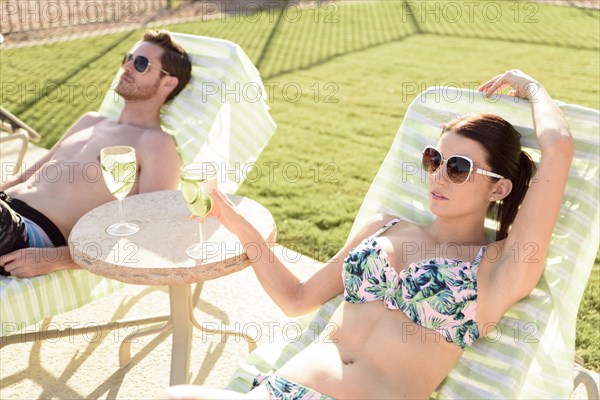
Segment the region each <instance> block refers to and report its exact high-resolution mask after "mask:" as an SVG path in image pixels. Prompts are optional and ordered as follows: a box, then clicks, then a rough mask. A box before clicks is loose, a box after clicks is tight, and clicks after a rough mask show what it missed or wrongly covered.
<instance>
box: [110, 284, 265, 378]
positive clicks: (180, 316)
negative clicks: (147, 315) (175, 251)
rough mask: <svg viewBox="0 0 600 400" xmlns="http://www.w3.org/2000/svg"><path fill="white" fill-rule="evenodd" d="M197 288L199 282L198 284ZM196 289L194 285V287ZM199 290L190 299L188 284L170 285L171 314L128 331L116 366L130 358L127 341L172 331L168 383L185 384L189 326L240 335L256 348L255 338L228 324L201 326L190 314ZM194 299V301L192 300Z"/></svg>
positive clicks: (189, 347)
mask: <svg viewBox="0 0 600 400" xmlns="http://www.w3.org/2000/svg"><path fill="white" fill-rule="evenodd" d="M198 286H199V287H200V288H201V285H200V284H199V285H198ZM197 290H198V288H197ZM198 295H199V292H197V293H194V299H193V298H192V291H191V286H190V285H189V284H186V285H170V286H169V303H170V308H171V315H170V317H169V319H168V321H167V322H166V323H165V324H163V325H160V326H151V327H147V328H144V329H141V330H139V331H137V332H134V333H131V334H129V335H128V336H126V337H125V339H124V340H123V342H122V343H121V346H120V348H119V365H120V367H121V368H122V367H124V366H126V365H127V364H128V363H129V361H130V360H131V342H133V341H134V340H135V339H137V338H140V337H144V336H148V335H152V334H158V333H162V332H165V331H167V330H170V329H171V330H172V331H173V345H172V352H171V378H170V381H169V384H170V385H171V386H173V385H181V384H186V383H188V378H189V377H188V374H189V372H188V371H189V365H190V350H191V346H192V327H196V328H197V329H199V330H201V331H203V332H206V333H219V334H221V335H233V336H237V337H241V338H243V339H244V340H245V341H247V342H248V349H249V351H250V352H252V351H253V350H254V349H256V341H255V340H254V338H252V337H251V336H249V335H247V334H245V333H243V332H241V331H239V330H237V329H235V328H232V327H223V328H221V329H216V328H205V327H203V326H202V325H201V324H200V323H199V322H198V321H197V320H196V318H195V317H194V306H193V303H196V301H197V296H198ZM193 300H195V301H193Z"/></svg>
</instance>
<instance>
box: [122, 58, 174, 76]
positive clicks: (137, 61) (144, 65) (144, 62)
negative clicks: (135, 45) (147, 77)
mask: <svg viewBox="0 0 600 400" xmlns="http://www.w3.org/2000/svg"><path fill="white" fill-rule="evenodd" d="M131 60H133V68H135V70H136V71H137V72H139V73H140V74H145V73H146V72H148V68H150V67H152V68H156V69H158V70H160V71H161V72H162V73H164V74H165V75H168V76H170V75H171V74H170V73H168V72H167V71H165V70H164V69H162V68H160V67H157V66H155V65H152V63H151V62H150V61H149V60H148V59H147V58H146V57H144V56H135V57H133V54H131V53H127V54H125V57H123V62H122V63H121V65H125V63H128V62H129V61H131Z"/></svg>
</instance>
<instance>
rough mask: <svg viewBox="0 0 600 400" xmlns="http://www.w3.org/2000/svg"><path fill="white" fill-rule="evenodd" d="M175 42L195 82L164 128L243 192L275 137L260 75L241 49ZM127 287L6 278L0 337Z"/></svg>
mask: <svg viewBox="0 0 600 400" xmlns="http://www.w3.org/2000/svg"><path fill="white" fill-rule="evenodd" d="M173 36H174V37H175V39H176V40H177V41H179V42H180V43H181V44H182V46H183V47H184V48H185V49H186V51H187V52H188V53H189V54H190V58H191V60H192V80H191V81H190V83H189V84H188V86H186V88H185V90H183V91H182V92H181V93H180V94H179V95H178V96H177V97H176V98H175V99H174V100H173V101H172V102H171V103H169V104H167V105H165V106H163V108H162V115H161V119H162V122H163V125H164V127H165V129H166V130H167V131H168V132H171V133H173V134H174V135H175V138H176V141H177V145H178V148H179V152H180V155H181V157H182V160H183V162H184V163H189V162H192V161H194V160H204V161H206V160H210V161H213V162H217V163H219V165H220V167H221V168H223V169H224V172H225V173H224V174H223V175H222V177H225V178H226V179H227V180H226V182H224V183H222V184H221V188H222V189H224V190H225V191H227V192H230V193H235V192H236V190H237V189H238V187H239V186H240V185H241V183H242V182H243V181H244V179H245V177H246V176H245V175H244V173H247V172H248V171H249V166H251V163H253V162H255V161H256V159H257V158H258V156H259V155H260V153H261V152H262V150H263V148H264V147H265V146H266V144H267V142H268V140H269V139H270V138H271V136H272V135H273V133H274V132H275V127H276V126H275V123H274V122H273V119H272V118H271V116H270V115H269V112H268V110H269V107H268V105H267V103H266V91H265V90H264V88H263V84H262V81H261V79H260V75H259V73H258V71H257V69H256V68H255V67H254V65H253V64H252V62H251V61H250V59H249V58H248V56H247V55H246V54H245V53H244V51H243V50H242V49H241V48H240V47H239V46H238V45H237V44H235V43H232V42H229V41H226V40H219V39H213V38H208V37H203V36H193V35H184V34H179V33H174V34H173ZM119 76H120V73H117V76H116V77H115V80H114V82H113V83H112V85H111V89H110V90H109V91H108V92H107V95H106V97H105V98H104V101H103V103H102V105H101V107H100V110H99V111H100V113H101V114H103V115H106V116H109V117H112V118H115V119H116V118H118V116H119V114H120V112H121V109H122V107H123V103H122V101H120V99H121V98H120V97H119V96H118V95H117V94H116V93H115V92H114V88H115V87H116V84H117V82H118V77H119ZM213 92H216V93H215V94H210V93H213ZM122 287H123V284H122V283H120V282H118V281H114V280H110V279H105V278H102V277H100V276H97V275H94V274H91V273H89V272H87V271H82V270H66V271H58V272H54V273H51V274H48V275H44V276H39V277H35V278H32V279H10V278H4V277H0V326H1V328H0V329H1V330H0V335H1V336H5V335H9V334H12V333H16V330H20V329H23V328H25V327H26V326H28V325H30V324H33V323H36V322H38V321H41V320H42V319H44V318H46V317H49V316H52V315H55V314H59V313H62V312H66V311H69V310H73V309H75V308H77V307H81V306H83V305H84V304H86V303H89V302H91V301H93V300H97V299H99V298H102V297H104V296H106V295H108V294H110V293H112V292H114V291H116V290H118V289H121V288H122ZM29 330H31V329H29Z"/></svg>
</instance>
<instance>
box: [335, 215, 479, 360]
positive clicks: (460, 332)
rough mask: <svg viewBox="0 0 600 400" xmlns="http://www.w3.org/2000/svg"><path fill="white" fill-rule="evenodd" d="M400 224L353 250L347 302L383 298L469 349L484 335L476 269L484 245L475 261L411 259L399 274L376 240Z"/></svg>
mask: <svg viewBox="0 0 600 400" xmlns="http://www.w3.org/2000/svg"><path fill="white" fill-rule="evenodd" d="M398 222H400V219H394V220H392V221H390V222H388V223H387V224H385V225H384V226H383V227H382V228H381V229H380V230H378V231H377V232H375V234H374V235H372V236H370V237H368V238H367V239H365V240H364V241H363V242H362V243H361V244H359V245H358V246H356V247H355V248H354V249H352V251H350V253H349V254H348V257H346V259H345V260H344V266H343V270H342V278H343V279H344V300H346V301H347V302H349V303H367V302H371V301H376V300H382V301H383V304H384V306H385V307H386V308H388V309H390V310H398V309H400V310H402V311H403V312H404V314H406V316H407V317H408V318H410V319H411V320H413V321H414V322H415V323H416V324H419V325H421V326H423V327H425V328H429V329H433V330H435V331H437V332H439V333H440V334H441V335H442V336H444V337H445V338H446V341H447V342H454V343H456V344H457V345H458V346H460V348H461V349H462V350H465V349H466V348H467V347H469V346H470V345H471V344H472V343H473V342H474V341H475V340H477V338H479V329H478V328H477V323H476V322H475V313H476V310H477V276H476V273H477V267H478V266H479V263H480V261H481V258H482V257H483V253H484V252H485V246H483V247H482V248H481V250H479V253H478V254H477V257H476V258H475V261H474V262H473V263H472V264H471V263H469V262H464V261H462V260H456V259H443V258H432V259H425V260H422V261H419V262H416V263H412V264H411V265H410V266H409V267H408V268H407V269H405V270H403V271H401V272H400V274H398V273H397V272H396V270H395V269H394V268H392V267H391V266H390V265H389V263H388V260H387V254H386V252H385V250H384V249H382V248H381V246H380V245H379V243H377V240H376V237H377V236H379V235H380V234H381V233H383V232H385V231H386V230H388V229H389V228H390V227H392V226H394V225H395V224H396V223H398Z"/></svg>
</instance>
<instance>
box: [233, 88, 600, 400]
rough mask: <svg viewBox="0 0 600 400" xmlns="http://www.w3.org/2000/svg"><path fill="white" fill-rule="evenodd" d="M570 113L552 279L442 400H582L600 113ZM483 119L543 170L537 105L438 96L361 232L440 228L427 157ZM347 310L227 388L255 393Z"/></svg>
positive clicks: (471, 353) (446, 385) (244, 370)
mask: <svg viewBox="0 0 600 400" xmlns="http://www.w3.org/2000/svg"><path fill="white" fill-rule="evenodd" d="M560 108H561V109H562V111H563V113H564V114H565V116H566V117H567V119H568V121H569V125H570V127H571V131H572V133H573V136H574V139H575V158H574V160H573V163H572V167H571V171H570V173H569V181H568V185H567V189H566V193H565V197H564V202H563V205H562V209H561V213H560V217H559V220H558V222H557V225H556V228H555V230H554V233H553V237H552V242H551V247H550V250H549V254H548V259H547V266H546V270H545V272H544V275H543V277H542V279H541V280H540V282H539V284H538V285H537V288H536V289H535V290H534V291H533V293H532V294H531V295H530V296H529V297H528V298H526V299H524V300H522V301H520V302H519V303H517V304H516V305H515V306H514V307H512V308H511V309H510V310H509V311H508V312H507V313H506V315H505V316H504V317H503V318H502V320H501V321H500V322H499V324H498V326H497V329H496V331H495V332H494V333H491V334H489V335H488V336H487V337H486V338H484V339H481V340H479V341H477V342H476V343H475V344H474V345H473V346H472V347H470V348H469V349H467V351H466V352H465V354H464V355H463V357H462V358H461V360H460V362H459V363H458V365H457V366H456V367H455V368H454V370H453V371H452V372H451V373H450V374H449V376H448V377H447V378H446V379H445V381H444V382H443V383H442V384H441V385H440V386H439V387H438V390H437V392H436V393H435V394H434V398H453V399H463V398H477V399H482V398H487V399H490V398H494V399H495V398H506V399H533V398H536V399H542V398H543V399H566V398H570V396H571V393H572V391H573V388H574V384H573V383H574V376H575V378H576V379H575V381H576V382H582V381H585V375H583V374H582V369H581V368H580V367H577V374H575V370H574V365H575V363H574V360H575V325H576V318H577V310H578V308H579V303H580V301H581V298H582V295H583V292H584V290H585V287H586V282H587V280H588V277H589V275H590V271H591V269H592V266H593V264H594V258H595V255H596V251H597V250H598V236H599V230H598V223H599V213H600V210H599V208H598V196H599V193H600V190H599V186H600V180H599V179H598V168H599V154H600V146H599V145H600V143H599V135H598V129H599V125H600V112H598V111H597V110H593V109H589V108H584V107H579V106H575V105H568V104H563V103H560ZM482 112H487V113H494V114H498V115H500V116H502V117H503V118H505V119H507V120H508V121H510V122H511V123H512V124H514V125H515V127H516V128H517V130H518V131H519V132H520V133H521V134H522V144H523V146H524V147H525V148H526V151H528V152H529V153H530V154H531V155H532V156H533V159H534V160H539V150H538V148H537V141H536V139H535V134H534V130H533V124H532V117H531V110H530V106H529V104H526V103H525V102H524V101H522V100H521V101H516V100H515V98H513V97H508V96H498V97H496V98H492V99H486V98H484V97H483V96H482V95H481V94H480V93H477V92H474V91H470V90H462V89H457V88H448V87H432V88H429V89H427V90H426V91H424V92H423V93H421V94H420V95H419V96H418V97H417V98H416V99H415V100H414V101H413V102H412V104H411V105H410V107H409V109H408V111H407V114H406V117H405V118H404V121H403V122H402V125H401V127H400V129H399V131H398V133H397V135H396V138H395V140H394V143H393V145H392V148H391V149H390V151H389V153H388V155H387V157H386V158H385V160H384V162H383V164H382V166H381V168H380V170H379V172H378V173H377V175H376V177H375V179H374V181H373V183H372V185H371V187H370V189H369V191H368V193H367V195H366V197H365V199H364V201H363V204H362V206H361V208H360V211H359V213H358V216H357V218H356V221H355V223H354V226H353V229H352V230H353V231H355V230H356V229H357V227H359V226H361V224H362V223H363V222H364V221H365V220H367V219H368V218H369V217H370V216H372V215H373V214H376V213H388V214H394V215H397V216H400V217H402V218H404V219H407V220H410V221H413V222H416V223H426V222H428V221H431V220H432V215H431V214H430V213H429V210H428V207H427V203H426V199H427V186H426V179H425V176H424V175H422V172H421V168H419V164H420V159H419V156H420V154H421V151H422V150H423V148H424V147H425V146H426V145H430V144H432V143H435V142H436V141H437V140H438V138H439V135H440V128H441V125H442V124H443V123H445V122H447V121H449V120H450V119H452V118H454V117H456V116H459V115H465V114H475V113H482ZM490 225H491V224H490ZM590 227H591V228H590ZM340 302H341V296H338V297H336V298H334V299H332V300H330V301H329V302H328V303H326V304H325V305H324V306H323V307H322V308H321V309H320V310H319V311H318V312H317V313H316V314H314V315H312V316H310V317H304V318H303V319H302V320H303V321H304V322H305V323H306V326H310V329H306V330H305V332H304V333H303V335H302V336H301V338H300V339H299V340H298V341H297V342H294V343H278V344H273V343H269V344H266V345H263V346H259V347H258V349H257V350H256V351H254V352H253V353H252V354H250V355H249V357H248V359H247V361H246V363H245V364H244V365H242V366H241V367H240V368H239V369H238V370H237V371H236V372H235V374H234V376H233V377H232V379H231V380H230V382H229V384H228V386H227V388H228V389H230V390H235V391H238V392H245V391H247V390H248V389H249V388H250V385H251V383H252V379H253V378H254V377H255V376H256V374H258V373H259V372H260V373H269V372H271V371H274V370H276V369H278V368H279V367H280V366H281V365H283V364H284V363H285V362H286V361H287V360H289V359H290V358H291V357H292V356H293V355H294V354H296V353H297V352H298V351H300V350H301V349H302V348H303V347H305V346H306V345H307V344H308V343H310V342H311V341H313V340H315V339H316V337H315V334H316V333H317V332H319V330H318V329H316V327H317V326H320V327H321V328H322V329H323V328H324V327H325V325H326V323H327V321H328V319H329V318H330V316H331V315H332V313H333V312H334V311H335V309H336V308H337V306H338V305H339V304H340ZM311 318H312V319H311ZM587 383H588V393H589V396H590V398H594V396H596V397H595V398H598V397H597V395H598V394H597V389H596V386H595V384H593V380H592V381H591V382H590V380H589V379H587Z"/></svg>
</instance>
